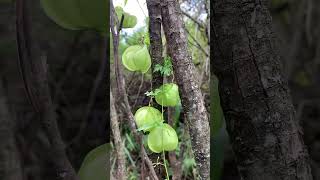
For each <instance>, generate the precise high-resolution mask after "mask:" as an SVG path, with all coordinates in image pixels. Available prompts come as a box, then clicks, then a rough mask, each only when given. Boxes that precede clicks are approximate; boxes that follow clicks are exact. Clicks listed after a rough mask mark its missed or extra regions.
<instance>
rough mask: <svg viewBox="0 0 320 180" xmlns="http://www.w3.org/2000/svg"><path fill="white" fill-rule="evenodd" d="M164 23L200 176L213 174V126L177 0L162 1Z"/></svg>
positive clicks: (206, 177)
mask: <svg viewBox="0 0 320 180" xmlns="http://www.w3.org/2000/svg"><path fill="white" fill-rule="evenodd" d="M161 9H162V10H161V11H162V12H161V14H162V25H163V29H164V32H165V36H166V40H167V42H168V43H167V46H168V53H169V55H170V57H171V58H172V64H173V68H174V73H175V74H174V75H175V78H176V80H177V83H178V86H179V92H180V96H181V101H182V105H183V110H184V114H185V116H186V117H187V125H188V127H189V133H190V137H191V145H192V149H193V151H194V156H195V160H196V164H197V167H198V170H199V174H200V176H201V179H209V174H210V170H209V169H210V129H209V120H208V114H207V110H206V108H205V106H204V101H203V98H202V95H201V91H200V88H199V86H198V82H197V81H196V77H195V72H196V69H195V66H194V64H193V63H192V59H191V56H190V55H189V54H188V42H187V37H186V35H185V29H184V24H183V21H182V18H181V14H180V8H179V4H178V2H177V1H176V0H163V1H161Z"/></svg>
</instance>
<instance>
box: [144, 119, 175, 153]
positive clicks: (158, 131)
mask: <svg viewBox="0 0 320 180" xmlns="http://www.w3.org/2000/svg"><path fill="white" fill-rule="evenodd" d="M148 147H149V149H150V150H151V151H152V152H155V153H160V152H162V151H173V150H175V149H176V148H177V147H178V136H177V133H176V131H175V130H174V129H173V128H172V127H171V126H170V125H169V124H163V125H162V126H158V127H155V128H154V129H153V130H152V131H151V132H150V134H149V135H148Z"/></svg>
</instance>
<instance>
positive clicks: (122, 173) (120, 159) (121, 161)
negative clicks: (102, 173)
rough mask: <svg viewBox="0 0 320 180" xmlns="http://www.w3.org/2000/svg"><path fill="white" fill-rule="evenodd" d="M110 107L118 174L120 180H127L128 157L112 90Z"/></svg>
mask: <svg viewBox="0 0 320 180" xmlns="http://www.w3.org/2000/svg"><path fill="white" fill-rule="evenodd" d="M110 109H111V110H110V112H111V113H110V116H111V117H110V119H111V130H112V134H113V141H114V145H115V153H116V156H117V164H118V167H117V172H116V173H117V174H116V175H117V177H118V179H119V180H125V179H126V178H127V176H126V159H125V154H124V147H123V144H122V140H121V134H120V128H119V120H118V115H117V111H116V107H115V104H114V99H113V96H112V92H111V90H110Z"/></svg>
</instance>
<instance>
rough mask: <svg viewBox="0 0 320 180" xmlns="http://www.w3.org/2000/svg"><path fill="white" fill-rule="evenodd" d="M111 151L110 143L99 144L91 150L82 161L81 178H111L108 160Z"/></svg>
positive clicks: (79, 174)
mask: <svg viewBox="0 0 320 180" xmlns="http://www.w3.org/2000/svg"><path fill="white" fill-rule="evenodd" d="M110 151H111V145H110V144H109V143H107V144H103V145H101V146H98V147H96V148H95V149H93V150H92V151H90V152H89V153H88V154H87V156H86V157H85V159H84V161H83V162H82V165H81V167H80V170H79V172H78V176H79V178H80V180H106V179H108V180H109V179H110V178H109V175H108V173H107V161H108V159H109V158H108V155H109V153H110Z"/></svg>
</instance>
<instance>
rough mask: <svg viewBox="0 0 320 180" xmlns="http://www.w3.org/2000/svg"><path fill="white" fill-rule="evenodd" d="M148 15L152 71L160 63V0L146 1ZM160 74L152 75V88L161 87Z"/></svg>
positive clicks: (154, 73)
mask: <svg viewBox="0 0 320 180" xmlns="http://www.w3.org/2000/svg"><path fill="white" fill-rule="evenodd" d="M147 7H148V13H149V33H150V52H151V53H150V55H151V58H152V71H153V70H154V66H155V65H156V64H161V62H162V38H161V5H160V0H147ZM162 80H163V78H162V76H161V74H160V72H153V73H152V88H159V87H160V86H161V85H162Z"/></svg>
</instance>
